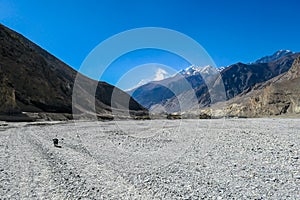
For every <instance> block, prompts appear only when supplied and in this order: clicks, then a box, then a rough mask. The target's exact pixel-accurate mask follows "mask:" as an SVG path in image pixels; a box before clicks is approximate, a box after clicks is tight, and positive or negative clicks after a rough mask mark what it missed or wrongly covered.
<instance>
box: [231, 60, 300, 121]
mask: <svg viewBox="0 0 300 200" xmlns="http://www.w3.org/2000/svg"><path fill="white" fill-rule="evenodd" d="M299 86H300V57H298V58H297V59H295V61H294V63H293V65H292V67H291V68H290V70H289V71H288V72H286V73H284V74H282V75H280V76H277V77H275V78H273V79H271V80H269V81H267V82H265V83H262V84H259V85H257V86H256V89H254V90H252V91H251V92H249V93H248V94H245V95H241V96H238V97H236V98H234V99H233V100H232V101H231V102H229V105H228V106H227V107H226V109H225V113H227V115H229V116H239V117H242V116H243V117H261V116H274V115H282V114H300V87H299Z"/></svg>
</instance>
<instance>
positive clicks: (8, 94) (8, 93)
mask: <svg viewBox="0 0 300 200" xmlns="http://www.w3.org/2000/svg"><path fill="white" fill-rule="evenodd" d="M0 94H1V95H0V113H17V112H20V109H19V108H18V106H17V103H16V95H15V89H14V88H13V87H12V86H11V84H10V83H9V81H8V78H7V77H5V76H4V74H3V73H2V72H1V70H0Z"/></svg>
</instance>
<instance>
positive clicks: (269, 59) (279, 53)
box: [254, 50, 294, 64]
mask: <svg viewBox="0 0 300 200" xmlns="http://www.w3.org/2000/svg"><path fill="white" fill-rule="evenodd" d="M291 54H294V52H292V51H291V50H279V51H276V52H275V53H274V54H273V55H271V56H265V57H262V58H260V59H258V60H257V61H255V62H254V63H256V64H257V63H268V62H273V61H276V60H278V59H280V58H282V57H283V56H288V55H291Z"/></svg>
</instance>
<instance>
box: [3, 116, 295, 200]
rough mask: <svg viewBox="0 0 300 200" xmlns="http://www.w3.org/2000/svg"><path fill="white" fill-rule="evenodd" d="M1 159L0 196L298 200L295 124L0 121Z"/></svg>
mask: <svg viewBox="0 0 300 200" xmlns="http://www.w3.org/2000/svg"><path fill="white" fill-rule="evenodd" d="M53 138H58V139H59V146H61V148H58V147H54V145H53V141H52V139H53ZM0 158H1V159H0V199H300V119H217V120H182V121H181V120H151V121H117V122H113V121H111V122H77V123H71V122H68V123H56V122H52V123H0Z"/></svg>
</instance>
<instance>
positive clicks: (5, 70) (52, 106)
mask: <svg viewBox="0 0 300 200" xmlns="http://www.w3.org/2000/svg"><path fill="white" fill-rule="evenodd" d="M0 44H1V45H0V91H1V96H0V120H6V121H33V120H37V119H43V120H45V119H46V120H65V119H73V117H74V116H76V117H79V118H80V117H83V118H88V117H89V115H86V113H89V112H90V110H91V109H93V108H95V111H96V117H98V118H101V119H113V118H129V117H134V118H145V117H146V118H148V110H150V111H151V112H152V113H154V114H161V113H174V112H177V113H178V112H182V113H193V112H196V111H197V113H200V114H201V113H202V114H205V115H204V116H213V117H220V116H237V117H261V116H270V115H282V114H298V113H299V114H300V103H299V102H300V99H299V96H300V90H299V89H298V85H299V83H300V76H299V75H300V58H299V57H300V53H294V52H292V51H289V50H280V51H277V52H275V53H274V54H272V55H270V56H264V57H262V58H260V59H258V60H256V61H254V62H252V63H248V64H245V63H241V62H239V63H235V64H232V65H230V66H227V67H223V68H214V67H212V66H205V67H199V66H191V67H189V68H187V69H183V70H181V71H179V72H178V73H176V74H175V75H173V76H172V77H169V78H166V79H163V80H160V81H153V82H150V83H147V84H145V85H142V86H139V87H137V88H135V89H134V90H131V91H128V93H129V94H128V93H125V92H124V91H122V90H120V89H118V88H116V87H114V86H112V85H110V84H108V83H105V82H101V81H96V80H92V79H90V78H88V77H85V76H84V75H82V74H80V73H78V72H77V71H75V70H74V69H73V68H71V67H70V66H68V65H66V64H65V63H63V62H62V61H60V60H59V59H57V58H56V57H54V56H53V55H51V54H50V53H48V52H47V51H45V50H43V49H42V48H41V47H39V46H37V45H36V44H34V43H33V42H31V41H30V40H28V39H26V38H25V37H23V36H22V35H20V34H18V33H16V32H15V31H13V30H11V29H9V28H7V27H5V26H4V25H1V24H0ZM76 77H80V80H81V85H80V87H78V88H76V90H75V92H74V85H75V79H76ZM92 86H96V92H95V91H93V89H92ZM74 95H75V96H77V97H78V99H77V100H76V101H75V102H74V99H73V102H72V97H73V96H74ZM112 96H114V97H113V98H112ZM131 96H132V97H131ZM90 97H92V98H94V99H95V102H92V101H91V98H90ZM93 103H94V104H93ZM115 111H117V112H115ZM127 111H129V112H127ZM198 111H199V112H198Z"/></svg>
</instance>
